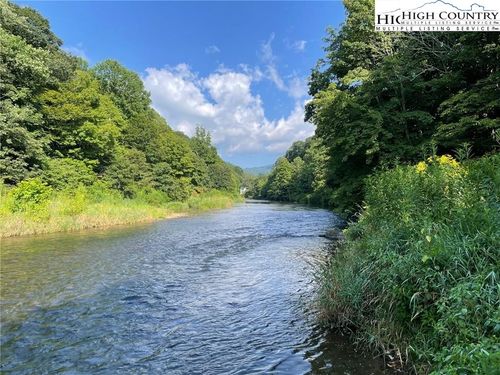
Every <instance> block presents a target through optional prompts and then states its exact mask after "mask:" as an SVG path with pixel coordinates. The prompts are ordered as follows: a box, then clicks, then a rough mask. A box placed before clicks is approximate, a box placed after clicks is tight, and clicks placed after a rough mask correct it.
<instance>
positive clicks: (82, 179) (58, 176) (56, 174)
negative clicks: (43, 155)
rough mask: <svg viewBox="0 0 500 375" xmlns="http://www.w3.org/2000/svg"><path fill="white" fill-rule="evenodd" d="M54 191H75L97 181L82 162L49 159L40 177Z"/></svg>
mask: <svg viewBox="0 0 500 375" xmlns="http://www.w3.org/2000/svg"><path fill="white" fill-rule="evenodd" d="M41 177H42V179H43V181H45V182H47V184H49V185H50V186H52V187H53V188H54V189H57V190H62V189H66V188H69V189H76V188H77V187H78V186H80V185H84V186H89V185H92V184H93V183H94V182H96V181H97V176H96V174H95V173H94V172H93V171H92V169H91V168H90V167H88V166H87V165H86V164H85V163H84V162H83V161H81V160H75V159H70V158H60V159H49V160H48V161H47V164H46V169H45V170H44V171H43V172H42V175H41Z"/></svg>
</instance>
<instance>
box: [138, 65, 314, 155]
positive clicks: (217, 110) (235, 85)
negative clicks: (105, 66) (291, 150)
mask: <svg viewBox="0 0 500 375" xmlns="http://www.w3.org/2000/svg"><path fill="white" fill-rule="evenodd" d="M261 75H262V72H260V70H258V69H250V68H248V67H245V66H241V70H239V71H234V70H230V69H226V68H224V69H220V70H218V71H216V72H214V73H211V74H210V75H208V76H206V77H199V76H198V74H196V73H194V72H193V71H192V70H191V69H190V67H189V66H187V65H185V64H179V65H177V66H175V67H165V68H163V69H156V68H148V69H146V76H145V77H144V84H145V86H146V88H147V89H148V90H149V91H150V92H151V99H152V101H153V106H154V108H155V109H156V110H158V111H159V112H160V113H161V114H162V115H163V116H165V118H166V119H167V121H168V122H169V124H170V125H171V126H172V127H174V128H175V129H178V130H181V131H183V132H185V133H186V134H188V135H192V134H193V132H194V129H195V128H196V126H197V125H202V126H204V127H205V128H207V129H208V130H209V131H210V132H211V133H212V139H213V141H214V143H215V144H216V145H217V147H218V148H219V149H220V150H221V151H223V152H224V154H226V155H231V154H248V153H254V152H259V153H269V154H277V153H281V152H284V151H285V150H286V149H287V148H288V147H289V146H290V145H291V143H292V142H294V141H296V140H300V139H304V138H306V137H308V136H310V135H312V134H313V133H314V128H313V126H312V125H311V124H309V123H305V122H304V120H303V119H304V110H303V108H304V101H303V100H299V99H296V100H295V106H294V108H293V110H292V111H291V112H290V113H289V114H288V115H287V116H283V117H282V118H279V119H275V120H272V119H268V118H267V117H266V115H265V113H264V105H263V103H262V99H261V98H260V96H259V95H255V94H253V93H252V90H251V88H252V83H254V82H257V81H258V80H259V79H261V77H260V76H261ZM297 90H298V89H297Z"/></svg>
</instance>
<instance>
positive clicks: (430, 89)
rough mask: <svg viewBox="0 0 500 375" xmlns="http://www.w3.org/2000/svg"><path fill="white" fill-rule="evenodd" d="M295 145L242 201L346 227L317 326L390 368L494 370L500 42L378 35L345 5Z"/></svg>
mask: <svg viewBox="0 0 500 375" xmlns="http://www.w3.org/2000/svg"><path fill="white" fill-rule="evenodd" d="M344 5H345V8H346V12H347V18H346V20H345V22H344V24H343V25H342V26H341V28H340V29H338V30H334V29H329V30H328V31H327V35H326V37H325V45H326V46H325V55H324V57H323V58H322V59H320V60H319V61H318V63H317V65H316V66H315V67H314V68H313V69H312V72H311V75H310V79H309V94H310V95H311V96H312V100H311V101H310V102H309V103H308V104H307V106H306V118H307V119H308V120H309V121H311V122H312V123H313V124H314V125H315V126H316V131H315V135H314V136H313V137H311V138H309V139H307V140H305V141H299V142H296V143H294V144H293V145H292V146H291V147H290V148H289V149H288V151H287V152H286V154H285V155H284V156H282V157H280V158H279V159H278V160H277V161H276V163H275V164H274V167H273V169H272V171H271V173H270V174H269V175H267V176H261V177H258V178H254V179H253V180H252V182H251V188H250V189H249V195H250V196H253V197H258V198H264V199H272V200H278V201H289V202H300V203H308V204H313V205H319V206H322V207H327V208H331V209H334V210H335V211H337V212H338V213H341V214H342V215H344V217H346V218H349V219H350V225H349V226H348V228H347V229H346V230H344V234H345V236H346V239H345V241H343V242H341V243H339V244H337V245H336V246H335V247H336V248H335V255H334V256H333V257H332V259H331V260H330V262H329V264H328V265H327V266H326V267H325V268H324V270H323V272H322V274H321V276H320V280H321V282H320V284H321V290H320V301H319V304H320V306H321V308H322V311H323V317H324V321H325V323H326V324H327V325H329V326H331V327H335V328H337V329H341V330H346V331H349V332H354V333H355V334H354V337H355V338H356V341H357V342H358V343H360V345H361V346H362V347H364V348H369V349H370V350H373V351H375V352H378V353H379V354H381V355H382V356H384V357H385V358H386V360H387V363H388V365H389V366H390V367H393V368H395V369H398V370H401V371H404V372H408V373H418V374H429V373H431V374H436V375H437V374H497V373H498V369H499V368H500V346H499V342H500V313H499V312H500V283H499V281H498V277H499V271H500V264H499V262H500V231H499V224H500V205H499V200H498V197H499V196H500V157H499V155H498V149H499V146H500V33H495V32H490V33H487V32H474V33H457V32H442V33H432V32H425V33H397V32H392V33H381V32H375V31H374V24H373V14H374V13H373V12H374V9H373V1H371V0H344Z"/></svg>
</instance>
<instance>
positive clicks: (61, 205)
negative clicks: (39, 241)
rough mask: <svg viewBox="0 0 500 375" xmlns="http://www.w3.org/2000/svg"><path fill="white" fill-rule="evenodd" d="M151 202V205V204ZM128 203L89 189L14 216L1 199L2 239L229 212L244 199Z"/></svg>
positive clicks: (211, 196)
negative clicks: (217, 211) (228, 209)
mask: <svg viewBox="0 0 500 375" xmlns="http://www.w3.org/2000/svg"><path fill="white" fill-rule="evenodd" d="M148 200H149V202H148ZM148 200H146V199H141V198H134V199H126V198H123V197H122V196H121V195H119V194H115V193H112V192H107V191H106V192H104V193H102V192H101V193H100V194H94V192H91V191H88V190H87V189H76V190H75V191H72V192H69V191H67V192H60V193H58V194H55V195H52V196H51V197H50V198H49V199H48V200H47V202H45V203H43V204H38V205H36V206H34V207H29V208H27V209H25V210H20V211H18V212H15V211H14V212H13V210H12V202H11V199H10V198H9V197H8V196H7V195H6V194H4V195H2V202H1V205H0V238H6V237H15V236H25V235H36V234H45V233H55V232H71V231H79V230H84V229H91V228H105V227H111V226H116V225H127V224H135V223H142V222H152V221H155V220H160V219H171V218H176V217H180V216H186V215H190V214H195V213H199V212H203V211H207V210H214V209H222V208H229V207H231V206H232V205H233V204H234V203H235V202H237V201H241V200H242V198H241V197H238V196H235V195H232V194H228V193H223V192H220V191H210V192H206V193H201V194H197V195H193V196H191V197H190V198H188V199H187V200H186V201H184V202H168V203H159V202H158V203H155V202H154V201H153V200H151V199H148Z"/></svg>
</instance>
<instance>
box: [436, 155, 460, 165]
mask: <svg viewBox="0 0 500 375" xmlns="http://www.w3.org/2000/svg"><path fill="white" fill-rule="evenodd" d="M437 161H438V163H439V164H441V165H449V166H450V167H453V168H457V167H458V166H459V164H458V162H457V161H456V160H455V159H453V158H452V157H451V156H450V155H441V156H440V157H438V158H437Z"/></svg>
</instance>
